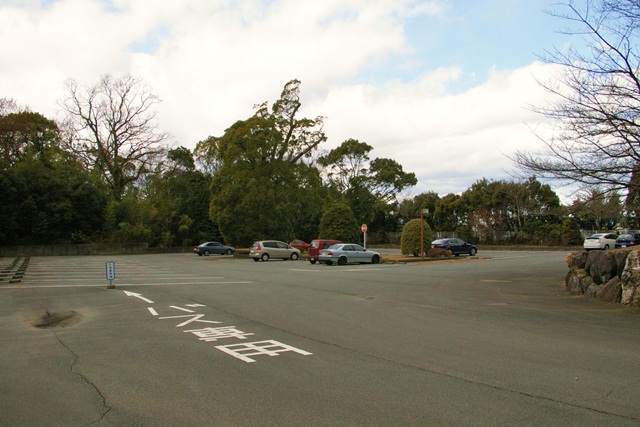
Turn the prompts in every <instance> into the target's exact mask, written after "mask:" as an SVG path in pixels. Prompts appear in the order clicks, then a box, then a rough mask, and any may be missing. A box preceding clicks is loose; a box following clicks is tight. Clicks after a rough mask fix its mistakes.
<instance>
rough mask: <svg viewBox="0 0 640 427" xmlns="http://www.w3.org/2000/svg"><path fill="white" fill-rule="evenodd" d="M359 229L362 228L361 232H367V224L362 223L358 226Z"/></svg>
mask: <svg viewBox="0 0 640 427" xmlns="http://www.w3.org/2000/svg"><path fill="white" fill-rule="evenodd" d="M360 230H362V232H363V233H366V232H367V224H362V225H361V226H360Z"/></svg>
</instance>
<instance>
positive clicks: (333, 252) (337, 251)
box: [318, 243, 382, 265]
mask: <svg viewBox="0 0 640 427" xmlns="http://www.w3.org/2000/svg"><path fill="white" fill-rule="evenodd" d="M381 258H382V257H381V256H380V253H378V252H375V251H370V250H368V249H365V248H363V247H362V246H360V245H358V244H355V243H338V244H336V245H333V246H330V247H329V248H327V249H322V250H321V251H320V255H319V256H318V262H319V263H321V264H322V263H324V264H327V265H331V264H333V263H334V262H335V263H337V264H338V265H345V264H359V263H367V264H369V263H370V264H378V263H379V262H380V259H381Z"/></svg>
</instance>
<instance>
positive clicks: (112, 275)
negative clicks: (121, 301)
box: [105, 261, 116, 289]
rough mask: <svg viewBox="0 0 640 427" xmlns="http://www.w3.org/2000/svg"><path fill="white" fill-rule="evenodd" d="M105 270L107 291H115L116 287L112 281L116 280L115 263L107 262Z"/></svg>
mask: <svg viewBox="0 0 640 427" xmlns="http://www.w3.org/2000/svg"><path fill="white" fill-rule="evenodd" d="M105 268H106V270H107V280H108V281H109V284H108V285H107V289H115V287H116V285H114V284H113V281H114V280H115V279H116V263H115V262H114V261H107V262H106V265H105Z"/></svg>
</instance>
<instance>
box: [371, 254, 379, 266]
mask: <svg viewBox="0 0 640 427" xmlns="http://www.w3.org/2000/svg"><path fill="white" fill-rule="evenodd" d="M371 264H380V257H379V256H378V255H374V256H372V257H371Z"/></svg>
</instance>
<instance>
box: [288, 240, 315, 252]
mask: <svg viewBox="0 0 640 427" xmlns="http://www.w3.org/2000/svg"><path fill="white" fill-rule="evenodd" d="M289 246H291V247H292V248H296V249H300V252H306V251H307V250H308V249H309V246H311V245H310V244H308V243H307V242H305V241H303V240H300V239H293V240H292V241H291V242H290V243H289Z"/></svg>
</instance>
